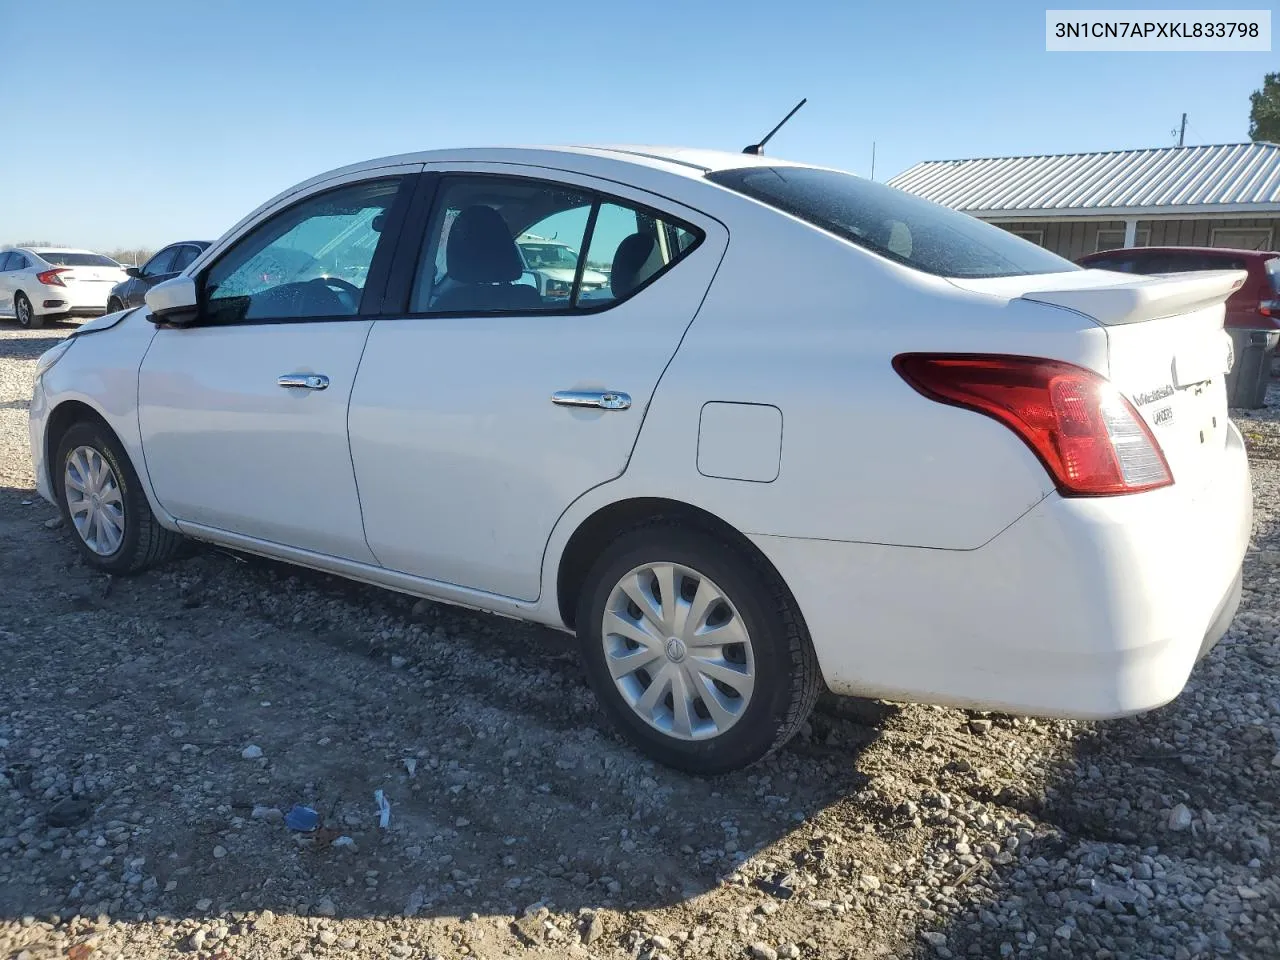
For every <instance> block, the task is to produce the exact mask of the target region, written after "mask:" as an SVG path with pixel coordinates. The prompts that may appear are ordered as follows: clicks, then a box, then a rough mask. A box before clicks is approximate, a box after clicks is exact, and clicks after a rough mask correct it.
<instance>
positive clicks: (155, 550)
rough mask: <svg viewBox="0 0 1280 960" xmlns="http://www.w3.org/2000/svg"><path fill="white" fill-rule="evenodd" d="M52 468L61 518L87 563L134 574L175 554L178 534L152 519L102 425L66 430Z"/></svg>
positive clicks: (81, 425)
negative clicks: (72, 534)
mask: <svg viewBox="0 0 1280 960" xmlns="http://www.w3.org/2000/svg"><path fill="white" fill-rule="evenodd" d="M54 469H55V471H56V473H55V474H54V476H55V477H56V478H57V481H56V482H57V487H58V500H59V505H60V506H61V508H62V516H63V519H64V520H65V521H66V524H67V526H69V527H71V529H72V531H73V532H74V534H75V540H76V546H77V547H79V549H80V553H81V555H82V556H83V557H84V558H85V560H86V561H87V562H88V563H89V565H90V566H92V567H96V568H97V569H99V570H102V571H104V572H105V573H112V574H128V573H139V572H141V571H142V570H145V569H147V568H148V567H152V566H155V565H156V564H158V563H161V562H163V561H164V560H167V559H168V558H169V557H171V556H172V555H173V554H174V552H176V550H177V548H178V546H179V545H180V544H181V542H182V537H181V536H180V535H179V534H176V533H174V532H172V531H171V530H166V529H165V528H164V527H162V526H161V525H160V523H159V521H158V520H156V518H155V514H153V513H152V512H151V505H150V504H149V503H147V497H146V494H144V493H143V492H142V489H141V485H140V483H139V482H138V475H137V473H136V472H135V471H134V469H133V465H132V464H131V463H130V462H129V457H128V455H127V454H126V453H125V451H124V449H123V447H121V445H120V441H119V440H117V439H116V438H115V436H114V435H113V434H112V433H111V431H110V430H108V429H107V428H106V427H105V426H104V425H102V424H99V423H93V422H89V421H81V422H80V423H77V424H74V425H73V426H72V427H71V428H70V429H68V430H67V432H66V433H65V434H64V435H63V437H62V440H61V442H59V444H58V455H57V459H56V460H55V461H54Z"/></svg>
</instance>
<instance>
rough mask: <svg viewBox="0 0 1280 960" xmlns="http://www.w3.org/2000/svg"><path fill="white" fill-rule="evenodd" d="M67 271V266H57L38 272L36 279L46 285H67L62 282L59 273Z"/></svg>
mask: <svg viewBox="0 0 1280 960" xmlns="http://www.w3.org/2000/svg"><path fill="white" fill-rule="evenodd" d="M66 272H67V268H66V267H56V268H55V269H53V270H46V271H45V272H44V273H37V274H36V279H37V280H39V281H40V282H41V283H43V284H44V285H45V286H46V287H65V286H66V284H65V283H63V282H62V278H61V277H60V276H58V274H60V273H66Z"/></svg>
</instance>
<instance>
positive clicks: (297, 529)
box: [138, 176, 407, 562]
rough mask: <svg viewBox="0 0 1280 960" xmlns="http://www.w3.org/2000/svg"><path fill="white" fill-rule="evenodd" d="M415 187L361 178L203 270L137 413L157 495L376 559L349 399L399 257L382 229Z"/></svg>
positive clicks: (158, 352)
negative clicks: (358, 476)
mask: <svg viewBox="0 0 1280 960" xmlns="http://www.w3.org/2000/svg"><path fill="white" fill-rule="evenodd" d="M406 182H407V181H406V178H403V177H395V176H391V177H387V176H384V177H381V178H379V179H376V180H363V181H358V182H355V183H347V184H346V185H343V186H340V187H336V188H331V189H327V190H324V191H322V192H319V193H313V194H312V195H311V196H309V197H307V198H306V199H303V200H301V201H298V202H295V203H293V204H292V205H291V206H289V207H287V208H285V209H284V210H282V211H280V212H277V213H273V214H271V215H269V216H268V217H267V218H266V219H265V220H263V221H261V222H260V223H259V224H258V225H256V226H254V227H253V228H251V229H250V230H249V231H248V232H247V233H245V234H243V235H242V236H241V237H240V238H238V239H236V240H234V241H232V243H231V244H230V245H229V247H228V248H227V249H226V250H225V251H223V252H222V253H221V254H220V255H218V256H216V257H215V258H214V259H213V260H212V261H211V263H210V266H209V267H208V268H207V269H206V270H203V271H202V272H201V274H200V275H199V276H198V277H197V278H196V283H197V286H198V288H199V289H200V290H201V304H202V306H201V317H200V320H199V321H198V322H197V324H195V325H193V326H191V327H186V328H162V329H160V330H158V331H157V332H156V335H155V338H154V339H153V340H152V342H151V346H150V348H149V349H148V351H147V354H146V357H145V358H144V360H143V362H142V368H141V371H140V376H139V385H138V388H139V389H138V394H139V396H138V407H139V424H140V427H141V432H142V445H143V453H144V456H145V460H146V466H147V470H148V472H149V474H150V477H151V482H152V485H153V487H154V490H155V493H156V497H157V499H158V500H159V501H160V503H161V505H162V506H163V507H164V508H165V510H167V511H168V512H169V513H170V514H172V515H173V516H174V517H176V518H177V519H178V520H180V521H185V522H186V523H188V524H198V525H200V526H203V527H208V528H212V529H214V530H217V531H226V532H230V533H234V534H240V535H244V536H249V537H254V538H257V539H260V540H265V541H270V542H273V543H278V544H284V545H287V546H291V547H298V548H301V549H304V550H310V551H314V552H316V553H320V554H326V555H329V556H335V557H342V558H346V559H350V560H358V561H364V562H373V556H372V554H371V553H370V551H369V548H368V547H367V546H366V545H365V541H364V530H363V526H362V523H361V518H360V502H359V497H358V495H357V492H356V486H355V476H354V474H353V471H352V466H351V454H350V450H349V448H348V444H347V398H348V397H349V396H350V393H351V387H352V384H353V382H354V380H355V374H356V369H357V367H358V366H359V364H360V352H361V350H362V348H363V347H364V342H365V339H366V337H367V335H368V333H369V330H370V327H371V325H372V323H373V321H372V320H371V319H369V318H368V316H367V311H366V310H364V309H362V295H363V290H364V286H365V280H366V278H367V276H368V274H369V270H370V267H371V265H372V264H373V263H374V262H375V259H376V258H380V257H385V256H388V255H389V253H390V250H389V248H390V247H391V246H392V242H391V241H388V242H386V243H384V242H383V237H382V226H383V224H384V223H385V222H386V221H387V220H388V218H387V216H386V214H387V212H388V210H389V209H390V207H391V205H392V203H393V202H394V200H395V198H396V196H397V194H398V192H400V190H401V189H402V187H403V188H405V189H407V187H405V183H406ZM384 248H387V249H386V251H385V252H384Z"/></svg>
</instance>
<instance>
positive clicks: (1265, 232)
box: [1209, 227, 1272, 250]
mask: <svg viewBox="0 0 1280 960" xmlns="http://www.w3.org/2000/svg"><path fill="white" fill-rule="evenodd" d="M1220 233H1228V234H1229V233H1235V234H1252V235H1254V236H1257V237H1259V238H1260V239H1261V240H1262V243H1261V244H1260V245H1259V246H1256V247H1250V246H1245V245H1242V244H1238V243H1223V244H1219V243H1218V234H1220ZM1271 239H1272V231H1271V228H1270V227H1214V228H1213V230H1212V232H1211V233H1210V234H1209V246H1211V247H1218V246H1221V247H1223V248H1224V249H1228V250H1270V249H1271Z"/></svg>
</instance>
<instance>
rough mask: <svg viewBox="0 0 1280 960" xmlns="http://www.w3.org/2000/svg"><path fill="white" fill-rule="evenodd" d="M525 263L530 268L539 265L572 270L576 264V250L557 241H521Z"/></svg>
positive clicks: (537, 267)
mask: <svg viewBox="0 0 1280 960" xmlns="http://www.w3.org/2000/svg"><path fill="white" fill-rule="evenodd" d="M520 249H521V250H522V251H524V260H525V263H527V264H528V265H529V267H530V268H531V269H534V270H537V269H539V268H541V267H567V268H569V269H570V270H574V269H576V268H577V266H578V251H576V250H571V249H569V248H568V247H566V246H563V245H561V244H558V243H522V244H520Z"/></svg>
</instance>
